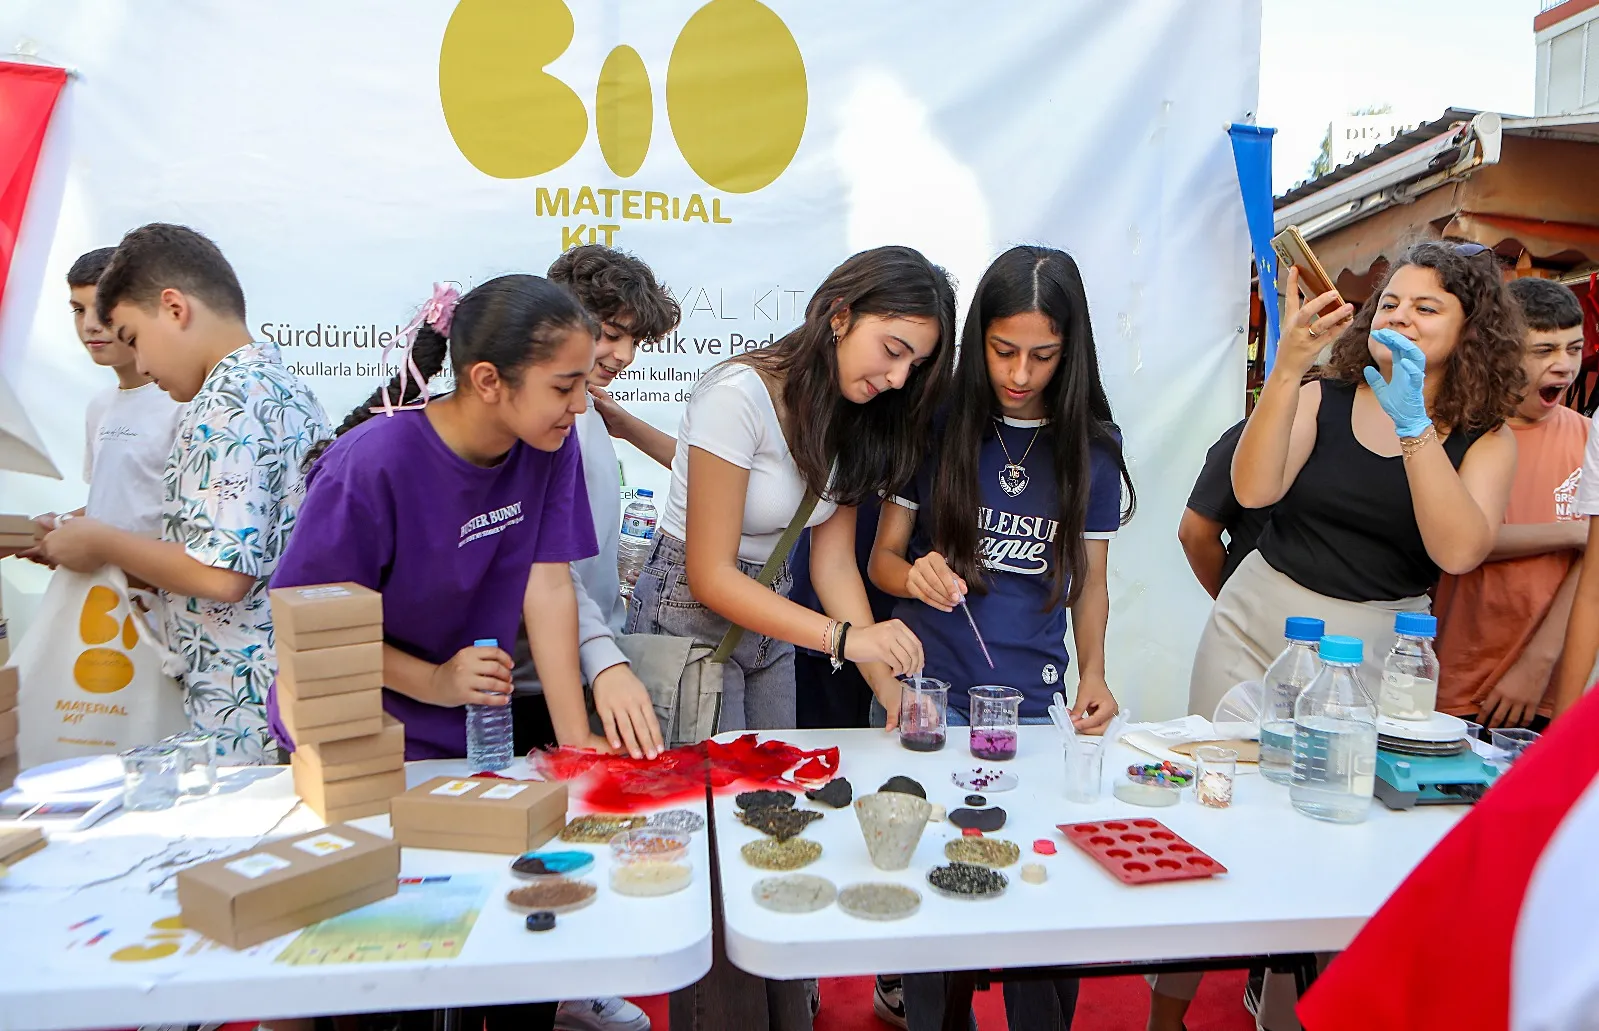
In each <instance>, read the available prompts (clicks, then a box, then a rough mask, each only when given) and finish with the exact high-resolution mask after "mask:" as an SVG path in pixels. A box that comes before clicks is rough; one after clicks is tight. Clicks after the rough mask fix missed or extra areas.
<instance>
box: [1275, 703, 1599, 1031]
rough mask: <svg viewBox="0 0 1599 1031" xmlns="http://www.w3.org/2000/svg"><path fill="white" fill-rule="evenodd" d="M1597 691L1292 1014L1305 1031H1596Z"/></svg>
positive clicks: (1424, 867) (1426, 863) (1482, 805)
mask: <svg viewBox="0 0 1599 1031" xmlns="http://www.w3.org/2000/svg"><path fill="white" fill-rule="evenodd" d="M1596 850H1599V689H1596V690H1593V691H1589V692H1588V694H1587V696H1586V697H1585V698H1583V700H1582V701H1581V702H1580V703H1579V704H1578V705H1576V706H1574V707H1573V708H1572V709H1571V710H1570V711H1569V712H1567V713H1566V714H1565V715H1564V716H1562V717H1561V718H1560V719H1559V720H1558V721H1556V722H1555V724H1554V725H1553V726H1552V727H1551V728H1550V730H1549V732H1548V733H1547V734H1545V735H1544V736H1543V737H1542V738H1541V739H1539V740H1538V741H1537V742H1536V743H1535V744H1534V745H1533V746H1532V747H1531V748H1529V749H1528V750H1527V751H1526V752H1525V753H1524V754H1523V755H1522V757H1521V758H1520V759H1519V760H1517V762H1516V764H1515V766H1513V767H1511V769H1510V770H1509V771H1508V772H1507V773H1505V774H1504V776H1502V777H1500V778H1499V781H1498V783H1497V784H1495V785H1494V787H1493V788H1492V790H1490V791H1489V792H1488V793H1487V794H1486V795H1484V796H1483V799H1482V801H1481V802H1479V803H1477V805H1476V807H1475V808H1474V809H1473V810H1472V812H1471V813H1470V814H1469V815H1467V817H1466V818H1465V819H1464V820H1462V821H1461V822H1460V823H1459V824H1458V825H1457V826H1456V827H1455V829H1454V830H1453V831H1451V832H1450V833H1449V835H1448V836H1447V837H1445V838H1444V839H1443V841H1441V842H1439V843H1438V846H1437V847H1436V848H1434V849H1433V850H1432V852H1431V853H1430V854H1428V856H1427V858H1426V859H1424V860H1422V862H1421V864H1420V865H1418V866H1417V867H1416V869H1415V870H1414V871H1412V872H1411V875H1410V876H1409V877H1408V878H1406V879H1405V882H1404V883H1403V884H1401V885H1400V886H1399V890H1397V891H1396V892H1394V894H1393V896H1392V897H1391V898H1390V899H1389V900H1388V901H1387V903H1385V904H1384V905H1383V907H1382V909H1380V910H1378V911H1377V913H1376V915H1375V916H1373V917H1372V918H1371V920H1370V921H1368V922H1367V924H1366V926H1365V927H1364V928H1363V929H1362V930H1361V932H1360V935H1359V936H1358V937H1356V938H1355V940H1354V941H1353V942H1352V943H1351V944H1350V946H1349V948H1348V949H1347V950H1346V951H1345V952H1344V953H1343V954H1342V955H1340V956H1339V957H1338V958H1337V959H1335V960H1334V961H1333V962H1332V965H1331V966H1329V967H1328V968H1327V972H1326V973H1325V974H1324V975H1322V977H1321V978H1319V979H1318V980H1317V981H1316V984H1315V986H1314V987H1313V988H1312V989H1311V990H1310V992H1309V994H1307V995H1306V996H1305V998H1304V1000H1303V1001H1302V1002H1300V1004H1299V1009H1298V1013H1299V1020H1300V1023H1301V1024H1303V1025H1304V1027H1305V1028H1307V1029H1308V1031H1345V1029H1349V1028H1360V1029H1361V1031H1387V1029H1392V1031H1401V1029H1403V1031H1417V1029H1426V1028H1449V1029H1451V1031H1460V1029H1468V1028H1482V1029H1492V1031H1498V1029H1515V1031H1575V1029H1587V1028H1599V930H1596V928H1599V877H1596V876H1595V875H1594V872H1593V870H1594V856H1595V852H1596Z"/></svg>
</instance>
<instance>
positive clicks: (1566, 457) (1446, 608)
mask: <svg viewBox="0 0 1599 1031" xmlns="http://www.w3.org/2000/svg"><path fill="white" fill-rule="evenodd" d="M1510 428H1511V429H1512V430H1514V431H1515V434H1516V447H1517V451H1518V456H1517V460H1516V478H1515V480H1514V482H1513V483H1512V484H1511V487H1510V503H1509V504H1508V505H1506V506H1505V522H1506V523H1552V522H1565V521H1567V520H1572V519H1580V518H1581V517H1580V516H1579V515H1577V512H1576V499H1577V485H1578V483H1579V482H1581V479H1582V455H1583V448H1584V446H1585V445H1586V443H1587V440H1588V428H1589V423H1588V420H1587V419H1585V418H1583V416H1582V415H1581V414H1580V413H1578V412H1575V411H1572V410H1571V409H1570V408H1565V407H1561V408H1557V409H1555V411H1554V412H1552V413H1551V414H1550V416H1549V417H1548V418H1547V419H1545V420H1543V421H1542V422H1538V423H1534V424H1532V425H1531V426H1517V425H1515V424H1511V426H1510ZM1578 557H1579V555H1578V553H1577V552H1576V551H1559V552H1551V553H1549V554H1545V555H1528V556H1527V557H1525V558H1514V559H1506V560H1505V561H1503V562H1485V563H1483V564H1482V566H1481V567H1479V568H1478V569H1476V570H1473V571H1472V572H1470V573H1467V574H1465V575H1464V576H1445V577H1444V578H1443V579H1442V580H1440V581H1439V583H1438V593H1437V597H1436V600H1435V601H1434V603H1433V613H1434V614H1435V615H1436V616H1437V617H1438V641H1437V649H1438V666H1439V677H1438V708H1439V710H1440V711H1442V712H1447V713H1453V714H1454V715H1456V716H1470V715H1473V714H1475V713H1476V712H1477V704H1478V702H1480V701H1481V700H1482V699H1483V698H1484V697H1485V696H1486V695H1487V694H1488V692H1489V691H1490V690H1492V689H1493V686H1494V685H1495V684H1497V683H1498V682H1499V678H1500V677H1501V676H1502V675H1503V674H1504V672H1505V670H1507V669H1509V668H1510V666H1511V664H1512V663H1514V662H1515V661H1516V660H1517V659H1519V658H1520V657H1521V653H1522V652H1523V651H1525V650H1526V648H1527V642H1528V641H1530V640H1531V639H1532V635H1533V634H1534V633H1536V632H1537V630H1538V627H1539V625H1541V624H1542V623H1543V620H1544V616H1545V615H1547V614H1548V612H1549V605H1550V603H1552V602H1553V601H1554V598H1555V592H1557V591H1558V590H1559V589H1560V583H1561V581H1562V580H1564V579H1565V578H1566V574H1567V573H1569V572H1570V571H1571V567H1572V564H1573V563H1575V562H1576V561H1577V559H1578ZM1538 712H1539V713H1541V714H1543V715H1545V716H1547V715H1550V714H1551V713H1552V712H1553V710H1552V708H1551V699H1550V698H1549V697H1548V695H1547V693H1546V694H1545V696H1544V700H1543V701H1542V702H1541V703H1540V704H1539V706H1538Z"/></svg>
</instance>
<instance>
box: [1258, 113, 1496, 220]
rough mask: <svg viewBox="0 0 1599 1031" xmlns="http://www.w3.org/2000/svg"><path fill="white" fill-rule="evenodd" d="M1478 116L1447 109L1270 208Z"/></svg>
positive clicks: (1311, 181) (1307, 183)
mask: <svg viewBox="0 0 1599 1031" xmlns="http://www.w3.org/2000/svg"><path fill="white" fill-rule="evenodd" d="M1479 113H1480V112H1478V111H1474V110H1472V109H1470V108H1464V107H1451V108H1447V109H1445V111H1444V113H1443V114H1441V115H1439V116H1438V117H1437V118H1435V119H1433V120H1432V121H1430V122H1425V123H1423V124H1421V125H1418V126H1416V127H1415V128H1414V129H1412V130H1410V131H1409V132H1407V133H1403V134H1401V135H1399V136H1395V137H1394V138H1393V139H1392V140H1390V141H1388V142H1387V143H1385V144H1383V145H1382V146H1380V147H1378V148H1377V149H1376V150H1374V151H1372V152H1371V153H1370V154H1365V155H1362V156H1361V157H1359V158H1356V159H1355V160H1354V161H1351V162H1349V164H1347V165H1339V166H1338V167H1337V168H1335V169H1333V170H1332V171H1331V172H1328V173H1327V174H1326V175H1323V176H1320V177H1318V178H1315V179H1308V180H1305V181H1304V182H1301V183H1299V184H1297V185H1296V186H1294V188H1293V189H1291V190H1289V191H1288V192H1287V193H1284V194H1283V195H1282V196H1280V197H1278V198H1276V199H1275V200H1274V201H1273V204H1272V206H1273V207H1274V208H1281V207H1286V206H1287V205H1289V204H1292V203H1294V202H1295V201H1299V200H1303V199H1304V198H1306V197H1309V196H1311V195H1313V194H1317V193H1320V192H1321V191H1322V190H1325V189H1327V187H1329V186H1332V185H1334V184H1336V183H1340V182H1343V181H1344V180H1345V179H1348V178H1349V177H1350V176H1353V175H1358V174H1360V173H1361V172H1364V171H1365V170H1366V169H1368V168H1371V167H1373V166H1375V165H1380V164H1382V163H1383V162H1384V161H1387V160H1388V159H1389V158H1392V157H1397V156H1398V155H1400V154H1403V153H1404V152H1405V151H1407V150H1409V149H1410V148H1412V147H1415V146H1417V145H1419V144H1422V143H1426V142H1427V141H1428V140H1432V139H1436V138H1437V137H1439V136H1442V135H1443V134H1444V133H1447V132H1449V131H1450V129H1451V128H1452V127H1454V126H1456V125H1458V124H1459V123H1461V122H1469V121H1471V120H1472V119H1473V118H1474V117H1476V116H1477V115H1478V114H1479Z"/></svg>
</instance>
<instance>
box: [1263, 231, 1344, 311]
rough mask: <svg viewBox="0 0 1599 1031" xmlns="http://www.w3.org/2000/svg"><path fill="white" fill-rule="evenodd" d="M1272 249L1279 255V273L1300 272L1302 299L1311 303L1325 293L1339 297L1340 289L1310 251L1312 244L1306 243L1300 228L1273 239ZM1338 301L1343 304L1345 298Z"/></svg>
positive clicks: (1339, 298) (1283, 232)
mask: <svg viewBox="0 0 1599 1031" xmlns="http://www.w3.org/2000/svg"><path fill="white" fill-rule="evenodd" d="M1271 249H1272V250H1273V251H1274V252H1276V254H1277V265H1278V271H1279V273H1281V272H1286V271H1288V270H1289V269H1298V270H1299V290H1300V297H1301V299H1303V300H1305V301H1309V300H1310V299H1312V298H1314V297H1320V296H1321V295H1322V294H1325V293H1332V294H1333V295H1334V296H1337V295H1338V288H1337V287H1336V286H1334V285H1333V281H1332V277H1331V276H1329V275H1328V274H1327V270H1326V269H1325V268H1323V267H1322V264H1321V262H1320V261H1319V260H1318V259H1317V258H1316V254H1315V252H1314V251H1312V250H1311V249H1310V244H1308V243H1306V242H1305V238H1304V236H1302V235H1301V234H1300V232H1299V227H1298V226H1289V227H1288V228H1287V229H1284V230H1283V231H1282V232H1280V233H1278V234H1277V235H1276V236H1274V237H1272V240H1271ZM1338 300H1339V301H1340V302H1342V301H1343V298H1342V297H1338Z"/></svg>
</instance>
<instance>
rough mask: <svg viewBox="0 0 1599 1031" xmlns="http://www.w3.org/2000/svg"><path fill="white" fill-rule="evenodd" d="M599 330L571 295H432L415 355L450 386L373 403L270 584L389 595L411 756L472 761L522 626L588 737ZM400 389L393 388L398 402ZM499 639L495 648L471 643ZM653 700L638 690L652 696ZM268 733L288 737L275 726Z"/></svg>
mask: <svg viewBox="0 0 1599 1031" xmlns="http://www.w3.org/2000/svg"><path fill="white" fill-rule="evenodd" d="M597 331H598V327H597V325H596V324H595V321H594V318H593V316H591V315H589V314H588V313H587V312H586V311H584V309H583V307H582V305H581V304H579V303H578V301H577V299H576V298H575V297H573V296H572V294H571V293H570V292H569V291H567V290H566V289H565V288H564V287H561V286H559V285H557V284H554V283H551V282H549V281H547V280H545V279H541V278H539V277H537V276H526V275H515V276H502V277H500V278H498V279H493V280H490V281H489V282H487V283H484V284H483V285H481V286H479V287H477V288H476V289H474V290H472V291H471V292H470V293H468V294H466V295H465V296H464V297H461V298H460V300H459V303H458V304H456V303H454V302H453V299H452V298H450V297H447V296H446V297H444V298H442V299H441V298H440V297H438V296H436V297H435V300H434V302H433V306H432V307H431V308H430V309H428V319H427V325H424V326H422V327H421V328H420V330H419V331H418V332H417V334H416V337H415V343H414V346H413V348H412V349H411V353H410V355H409V358H410V359H411V360H413V361H414V362H415V372H419V373H420V374H421V377H422V379H423V380H424V381H425V380H426V379H427V378H430V377H432V376H433V375H435V374H436V373H438V372H439V371H440V370H441V369H442V367H443V365H444V362H445V359H446V357H448V359H449V362H450V365H451V368H452V369H453V370H454V373H455V389H454V390H453V391H452V392H451V393H449V394H447V395H445V396H443V397H440V398H437V399H434V400H432V401H431V403H427V402H426V399H425V398H424V397H423V396H422V395H423V391H422V390H421V389H420V388H419V387H418V385H417V382H416V376H415V375H414V374H413V375H411V376H410V377H408V378H407V381H406V382H405V383H403V384H402V383H401V382H398V380H399V377H398V376H397V377H396V380H397V382H395V383H391V384H390V387H389V388H388V390H387V393H388V396H389V398H393V399H394V402H395V403H396V404H399V405H403V406H404V407H403V408H399V409H395V410H393V411H392V412H389V411H388V408H389V404H388V402H387V401H386V399H385V396H384V391H382V390H380V391H379V392H377V393H375V394H374V395H373V397H372V398H371V399H369V401H368V403H366V404H363V405H362V406H360V407H358V408H357V409H356V410H355V411H354V412H352V413H351V414H350V416H349V418H347V419H346V420H345V421H344V424H343V425H342V426H340V427H339V430H338V433H339V438H338V440H337V441H336V442H335V443H334V444H333V446H332V447H331V448H329V449H328V450H327V452H326V453H325V454H323V455H322V456H321V457H320V458H318V459H317V460H316V464H315V465H314V466H313V468H312V470H311V475H310V481H309V487H308V490H307V494H306V500H305V504H304V506H303V507H302V508H301V510H300V516H299V525H298V527H297V532H296V534H295V536H294V539H293V541H292V542H291V544H290V546H289V548H288V550H287V552H286V553H285V555H284V557H283V560H282V563H281V564H280V565H279V567H278V573H277V576H276V577H275V578H274V579H273V586H275V587H292V586H301V585H305V584H317V583H334V582H340V581H354V582H356V583H359V584H363V585H364V586H367V587H370V588H372V589H374V590H376V591H379V592H381V593H382V594H383V631H384V648H383V667H384V668H383V679H384V685H385V691H384V707H385V708H386V709H387V710H388V711H389V713H390V714H391V715H393V716H395V717H396V718H398V719H400V720H401V721H402V722H403V723H405V736H406V758H408V759H427V758H450V757H458V756H463V755H465V754H466V732H465V709H464V708H463V707H464V706H466V705H468V704H476V705H505V704H508V703H509V702H510V700H511V695H512V686H511V666H512V663H511V657H510V655H509V654H507V650H506V649H507V647H508V646H509V645H510V644H511V642H513V641H515V640H516V636H517V629H518V627H519V626H520V625H521V623H522V621H523V618H524V616H525V617H526V619H527V623H528V625H529V626H537V627H538V628H539V630H540V632H539V633H538V634H537V635H536V636H535V637H534V639H533V641H532V650H533V659H534V662H535V664H536V665H537V667H538V672H539V678H540V680H541V681H542V683H543V685H544V698H545V701H546V703H547V704H548V707H549V717H550V721H551V723H552V724H553V728H554V732H555V737H556V738H557V740H558V741H559V742H560V743H561V744H563V745H574V746H587V747H595V748H599V749H600V750H602V751H605V750H608V749H607V748H606V744H605V741H604V739H603V738H599V737H596V736H595V735H594V734H592V733H591V732H590V729H589V722H588V716H587V714H586V712H585V708H584V699H583V688H582V679H581V675H580V672H579V664H578V633H577V601H576V596H575V594H574V592H573V588H572V577H571V573H570V571H569V570H568V566H567V564H568V563H569V562H572V561H576V560H579V559H583V558H587V557H589V556H591V555H593V554H595V551H596V547H595V539H594V525H593V521H592V519H591V517H590V514H589V510H588V497H587V493H586V492H585V490H584V487H583V470H582V462H581V460H580V456H579V454H578V447H577V438H576V436H575V435H574V434H573V433H572V425H573V420H574V419H575V418H576V416H577V415H578V414H579V413H580V412H582V411H583V410H584V409H585V407H586V404H587V401H586V397H587V394H586V392H585V388H584V382H585V378H586V377H587V375H588V372H589V369H590V367H591V366H592V364H593V361H594V340H595V336H596V333H597ZM402 388H403V395H404V396H403V397H401V396H397V395H399V394H401V393H402ZM485 638H488V639H494V640H496V641H498V642H500V647H494V648H489V647H476V646H474V642H475V641H478V640H482V639H485ZM641 690H642V688H641ZM272 715H273V725H274V732H275V733H276V734H277V736H278V738H279V739H280V740H281V741H283V743H284V744H285V746H289V747H292V743H291V742H290V741H289V740H288V735H287V734H285V733H284V732H283V729H282V726H281V724H279V723H278V721H277V719H276V706H275V703H274V705H273V707H272Z"/></svg>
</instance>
